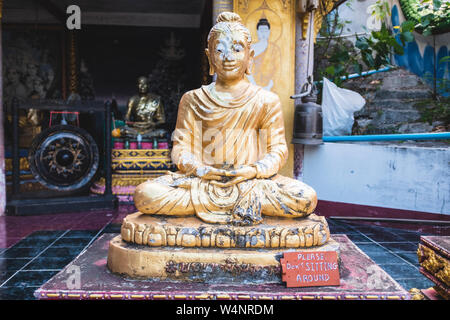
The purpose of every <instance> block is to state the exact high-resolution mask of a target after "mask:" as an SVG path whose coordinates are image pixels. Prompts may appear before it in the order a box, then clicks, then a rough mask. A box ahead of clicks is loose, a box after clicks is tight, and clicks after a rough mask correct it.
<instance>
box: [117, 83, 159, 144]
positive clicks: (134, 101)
mask: <svg viewBox="0 0 450 320" xmlns="http://www.w3.org/2000/svg"><path fill="white" fill-rule="evenodd" d="M137 86H138V92H139V94H138V95H135V96H133V97H131V98H130V99H129V100H128V109H127V113H126V115H125V122H126V125H125V126H123V127H122V128H119V129H120V136H121V137H125V138H136V137H137V136H138V135H141V137H142V138H152V137H164V136H165V134H166V131H165V130H164V129H160V128H159V129H158V126H160V125H162V124H164V123H165V122H166V121H165V116H164V106H163V104H162V101H161V97H159V96H157V95H155V94H152V93H149V92H148V91H149V88H148V79H147V78H146V77H139V78H138V81H137Z"/></svg>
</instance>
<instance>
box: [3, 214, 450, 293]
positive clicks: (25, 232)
mask: <svg viewBox="0 0 450 320" xmlns="http://www.w3.org/2000/svg"><path fill="white" fill-rule="evenodd" d="M134 210H135V209H134V207H133V206H121V207H120V208H119V209H118V210H116V211H113V212H108V211H105V212H98V211H97V212H87V213H77V214H59V215H44V216H42V215H41V216H32V217H9V216H8V217H0V299H8V300H9V299H19V300H23V299H34V296H33V293H34V291H35V290H36V289H37V288H39V287H40V286H41V285H42V284H44V283H45V282H46V281H48V280H49V279H50V278H51V277H52V276H53V275H55V274H56V273H58V271H60V270H61V269H62V268H63V267H64V266H66V265H67V264H68V263H69V262H70V261H72V260H73V259H74V258H75V257H76V256H77V255H78V254H79V253H80V252H81V251H83V249H85V248H87V247H89V246H90V244H91V243H92V242H93V241H94V240H95V239H96V238H97V237H98V236H100V235H101V234H103V233H119V231H120V222H121V221H122V219H123V217H124V216H125V215H126V214H128V213H131V212H133V211H134ZM328 222H329V225H330V231H331V233H332V234H336V233H343V234H346V235H347V236H348V237H349V238H350V239H351V240H352V241H353V242H354V243H355V244H356V245H357V246H358V247H359V248H360V249H361V250H363V251H364V252H365V253H366V254H367V255H368V256H369V257H370V258H372V260H374V261H375V262H376V263H377V264H379V265H380V266H381V267H382V268H383V269H384V270H385V271H386V272H387V273H389V274H390V275H391V276H392V277H393V278H394V279H395V280H396V281H397V282H398V283H399V284H400V285H401V286H403V287H404V288H405V289H407V290H409V289H410V288H420V289H424V288H429V287H431V286H433V283H431V282H430V281H429V280H428V279H426V278H425V277H424V276H422V275H421V274H420V272H419V265H418V261H417V255H416V250H417V246H418V242H419V238H420V236H421V235H427V234H434V235H450V226H430V225H429V226H428V227H427V228H422V227H417V225H410V226H409V229H408V226H406V227H405V226H404V225H402V226H401V228H394V227H393V226H395V225H390V226H386V225H384V226H381V225H375V224H374V223H372V224H370V223H362V222H349V221H344V220H336V219H328ZM411 228H415V229H414V230H413V229H411Z"/></svg>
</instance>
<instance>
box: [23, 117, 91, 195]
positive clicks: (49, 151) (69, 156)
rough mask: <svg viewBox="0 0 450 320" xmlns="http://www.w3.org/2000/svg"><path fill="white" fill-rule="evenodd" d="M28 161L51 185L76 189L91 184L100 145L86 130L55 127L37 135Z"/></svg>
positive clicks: (69, 189) (35, 174) (33, 171)
mask: <svg viewBox="0 0 450 320" xmlns="http://www.w3.org/2000/svg"><path fill="white" fill-rule="evenodd" d="M28 162H29V164H30V170H31V172H32V174H33V176H34V178H35V179H36V180H37V181H39V182H40V183H41V184H43V185H44V186H46V187H47V188H49V189H51V190H58V191H76V190H79V189H82V188H83V187H85V186H86V185H88V184H89V182H90V181H91V180H92V178H93V177H94V175H95V173H96V172H97V169H98V165H99V153H98V147H97V144H96V143H95V141H94V139H93V138H92V137H91V135H90V134H89V133H88V132H87V131H86V130H83V129H81V128H78V127H74V126H70V125H58V126H52V127H50V128H48V129H46V130H44V131H42V132H41V133H40V134H39V135H38V136H36V137H35V138H34V140H33V142H32V144H31V148H30V150H29V153H28Z"/></svg>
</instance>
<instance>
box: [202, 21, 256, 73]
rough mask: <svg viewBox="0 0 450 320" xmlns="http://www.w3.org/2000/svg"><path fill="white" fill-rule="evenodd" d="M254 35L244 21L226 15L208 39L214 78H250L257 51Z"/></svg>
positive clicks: (207, 53) (207, 51)
mask: <svg viewBox="0 0 450 320" xmlns="http://www.w3.org/2000/svg"><path fill="white" fill-rule="evenodd" d="M251 43H252V37H251V34H250V31H249V30H248V29H247V28H246V27H245V26H244V25H243V24H242V22H241V17H239V15H238V14H236V13H233V12H222V13H221V14H220V15H219V16H218V17H217V20H216V24H215V25H214V26H213V27H212V28H211V31H210V32H209V35H208V48H207V49H205V53H206V55H207V56H208V61H209V66H210V69H209V70H210V71H209V73H210V75H213V74H214V73H216V74H217V78H218V79H220V80H239V79H242V78H244V75H245V73H247V74H250V72H251V67H252V63H253V56H254V51H253V49H251Z"/></svg>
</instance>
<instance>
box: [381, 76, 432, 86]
mask: <svg viewBox="0 0 450 320" xmlns="http://www.w3.org/2000/svg"><path fill="white" fill-rule="evenodd" d="M419 86H424V85H423V82H422V80H421V79H420V78H419V77H418V76H416V75H414V74H397V75H395V74H392V75H390V76H388V77H385V78H384V79H383V81H382V84H381V89H383V90H393V89H404V88H416V87H419Z"/></svg>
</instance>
